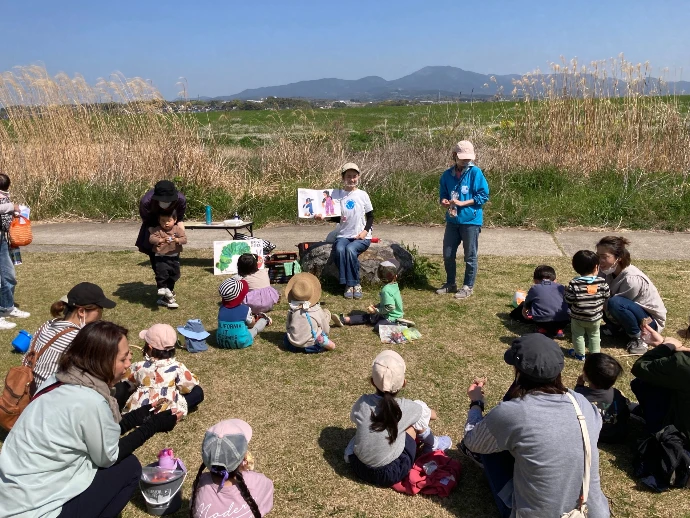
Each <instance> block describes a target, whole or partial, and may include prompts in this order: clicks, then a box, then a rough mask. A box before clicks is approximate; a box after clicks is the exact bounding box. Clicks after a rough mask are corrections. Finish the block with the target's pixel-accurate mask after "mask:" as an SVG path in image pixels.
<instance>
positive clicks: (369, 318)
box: [348, 313, 395, 333]
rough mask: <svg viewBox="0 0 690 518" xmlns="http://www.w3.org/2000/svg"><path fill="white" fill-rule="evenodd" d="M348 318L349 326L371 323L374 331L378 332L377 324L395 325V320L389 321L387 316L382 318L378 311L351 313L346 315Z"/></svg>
mask: <svg viewBox="0 0 690 518" xmlns="http://www.w3.org/2000/svg"><path fill="white" fill-rule="evenodd" d="M348 318H349V319H350V323H349V324H348V325H349V326H361V325H366V324H369V325H373V326H374V332H375V333H378V332H379V326H393V325H395V322H391V321H390V320H388V319H387V318H383V317H382V316H381V315H379V314H378V313H374V314H373V315H370V314H368V313H353V314H351V315H348Z"/></svg>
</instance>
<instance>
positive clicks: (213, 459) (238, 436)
mask: <svg viewBox="0 0 690 518" xmlns="http://www.w3.org/2000/svg"><path fill="white" fill-rule="evenodd" d="M251 439H252V428H251V426H249V425H248V424H247V423H246V422H244V421H242V420H241V419H227V420H225V421H221V422H220V423H217V424H215V425H213V426H212V427H211V428H209V429H208V430H206V434H205V435H204V442H203V443H202V445H201V458H202V461H203V462H202V464H201V466H200V467H199V471H198V473H197V475H196V478H195V479H194V485H193V486H192V501H191V502H190V505H189V508H190V510H191V516H192V518H205V517H208V516H238V517H239V516H246V517H248V516H253V517H254V518H261V517H262V516H265V515H266V514H268V512H269V511H270V510H271V509H272V508H273V482H272V481H271V479H269V478H268V477H267V476H266V475H263V474H262V473H258V472H256V471H253V469H252V468H253V466H251V462H250V459H249V452H248V451H247V448H248V445H249V441H250V440H251ZM206 469H208V470H209V473H204V471H205V470H206Z"/></svg>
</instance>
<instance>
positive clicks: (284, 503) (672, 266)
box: [0, 251, 690, 518]
mask: <svg viewBox="0 0 690 518" xmlns="http://www.w3.org/2000/svg"><path fill="white" fill-rule="evenodd" d="M145 259H146V258H145V256H143V255H141V254H139V253H134V252H117V253H82V254H60V255H58V254H42V253H26V254H24V264H23V265H21V266H19V267H18V268H17V273H18V277H19V286H18V290H17V302H18V304H19V305H20V306H21V308H22V309H25V310H28V311H31V313H32V316H31V318H29V319H28V320H25V321H20V322H19V323H18V324H19V326H18V328H17V329H20V328H25V329H27V330H28V331H29V332H32V333H33V332H35V331H36V329H37V328H38V327H39V325H40V324H41V323H42V322H44V321H45V320H46V319H48V318H49V313H48V308H49V306H50V304H51V303H52V302H53V301H55V300H57V299H59V298H60V297H61V296H63V295H64V294H65V293H66V292H67V291H68V290H69V288H71V287H72V286H73V285H74V284H76V283H77V282H80V281H83V280H89V281H92V282H96V283H98V284H100V285H101V286H102V287H103V288H104V290H105V292H106V294H109V295H110V294H112V296H113V298H114V299H115V300H116V301H117V303H118V305H117V307H116V308H115V309H113V310H108V311H106V312H105V315H104V317H105V318H106V319H109V320H113V321H115V322H118V323H120V324H122V325H124V326H125V327H127V328H129V329H130V341H131V343H132V344H135V345H142V344H141V341H140V340H139V339H138V338H137V334H138V332H139V330H141V329H144V328H147V327H148V326H150V325H151V324H154V323H157V322H163V323H169V324H171V325H173V326H177V325H182V324H183V323H184V322H186V320H187V319H188V318H201V319H202V321H203V322H204V324H205V326H206V329H207V330H208V331H210V332H213V331H214V330H215V327H216V326H215V322H216V315H217V311H218V297H217V286H218V284H219V280H220V279H219V278H217V277H214V276H213V275H212V274H211V273H210V268H211V265H212V259H211V253H210V251H201V252H196V251H185V253H184V256H183V260H182V265H183V266H182V279H181V281H180V282H179V284H178V287H177V289H176V291H177V293H178V300H179V302H180V309H178V310H176V311H169V310H163V309H160V308H158V306H156V304H155V302H156V298H157V297H156V293H155V283H154V281H153V275H152V273H151V271H150V269H149V266H148V261H147V260H145ZM543 260H544V259H543V258H539V257H531V258H498V257H481V258H480V261H479V276H478V279H477V286H476V290H475V295H474V296H473V297H472V298H470V299H468V300H467V301H465V302H464V303H457V302H455V301H454V300H452V299H451V298H450V297H446V298H443V297H439V296H436V295H435V294H433V292H432V291H431V287H432V286H438V285H439V284H440V283H441V281H442V279H441V272H442V267H441V266H440V260H439V258H432V259H431V263H430V264H431V266H432V267H433V266H435V267H436V268H432V267H429V266H427V267H426V268H425V272H426V273H427V274H428V276H429V277H428V279H426V282H425V281H422V282H421V283H420V284H419V287H417V288H414V287H411V286H405V285H403V286H402V288H403V289H402V295H403V299H404V301H405V310H406V316H407V317H409V318H411V319H413V320H415V321H416V322H417V324H418V327H419V329H420V331H421V333H422V335H423V336H422V338H421V339H420V340H418V341H416V342H413V343H411V344H406V345H399V346H392V347H393V348H395V349H396V350H398V351H399V352H400V353H401V354H402V356H403V357H404V358H405V360H406V362H407V369H408V371H407V378H408V386H407V388H406V389H405V390H404V392H403V396H404V397H408V398H411V399H422V400H424V401H426V402H427V403H428V404H429V405H430V406H431V407H432V408H435V409H436V410H437V411H438V415H439V419H438V421H436V422H435V423H434V431H435V432H436V433H438V434H448V435H450V436H451V437H452V438H453V440H454V442H456V441H458V440H459V439H460V438H461V431H462V429H463V426H464V423H465V419H466V416H467V406H468V400H467V396H466V395H465V392H466V390H467V386H468V385H469V383H470V382H471V380H472V379H473V378H474V377H475V376H486V377H488V380H489V381H488V385H487V388H486V395H487V407H491V406H493V405H495V404H496V403H497V402H498V401H499V400H500V398H501V397H502V395H503V393H504V392H505V390H506V388H507V387H508V386H509V385H510V383H511V381H512V371H511V369H510V367H508V366H507V365H505V364H504V362H503V352H504V351H505V349H506V347H508V345H509V343H510V342H511V340H512V339H513V337H515V336H517V335H519V334H522V333H525V332H528V331H529V328H528V327H526V326H524V325H522V324H517V323H514V322H510V320H509V319H507V314H508V312H509V311H510V309H511V308H510V306H509V302H510V300H511V297H512V294H513V292H514V291H515V290H516V289H526V288H528V287H529V284H530V278H531V275H532V271H533V269H534V267H535V266H536V265H537V264H539V263H541V262H542V261H543ZM548 261H549V263H550V264H552V265H553V266H554V267H555V268H556V270H557V271H558V272H559V274H560V277H561V279H567V278H569V276H570V275H571V268H570V264H569V262H570V261H569V259H568V258H559V259H556V260H554V259H553V258H549V259H548ZM636 265H637V266H639V267H641V268H642V269H643V270H644V271H645V272H646V273H647V274H648V275H649V276H650V277H651V278H652V279H653V280H654V282H655V284H656V285H657V287H658V288H659V291H660V292H661V294H662V296H663V297H664V300H665V302H666V305H667V307H668V309H669V318H668V327H667V329H668V333H669V334H673V333H674V331H675V330H676V329H679V328H683V327H686V325H687V324H686V316H687V313H688V309H690V308H689V305H688V295H689V288H688V286H690V262H687V261H639V262H636ZM424 285H427V287H426V288H424ZM277 288H278V289H280V290H282V288H283V286H277ZM376 296H377V289H376V288H365V296H364V299H363V300H362V301H360V302H356V301H346V300H345V299H343V298H342V295H341V292H340V289H338V288H335V287H334V288H331V287H329V286H326V287H325V289H324V294H323V297H322V301H323V303H324V305H325V307H326V308H328V309H329V310H330V311H332V312H338V313H339V312H348V311H350V310H353V309H363V308H365V307H366V305H368V304H369V303H371V302H374V301H375V300H376ZM285 313H286V304H285V302H284V301H281V303H280V304H279V305H278V306H277V307H276V308H275V310H274V311H273V313H272V315H273V317H274V322H273V325H272V326H271V327H269V328H267V329H266V331H265V332H264V333H262V334H261V335H260V337H259V339H258V340H257V341H256V342H255V343H254V345H253V346H252V347H250V348H248V349H245V350H240V351H232V350H218V349H216V348H214V347H211V348H210V349H209V350H208V351H207V352H204V353H201V354H197V355H190V354H189V353H187V352H186V351H180V352H179V356H178V357H179V359H180V360H181V361H182V362H184V363H185V364H186V365H187V366H188V367H189V368H190V369H191V370H192V371H193V372H194V373H196V374H197V375H198V376H199V378H200V380H201V384H202V386H203V388H204V391H205V393H206V401H205V402H204V403H203V404H202V405H201V406H200V408H199V410H198V411H196V412H194V413H192V414H191V415H189V416H188V418H187V419H186V420H184V421H182V422H181V423H179V425H178V426H177V428H176V429H175V430H174V431H173V432H172V433H170V434H167V435H158V436H156V437H154V438H153V439H152V440H150V441H149V442H148V443H147V444H146V445H144V447H142V448H140V449H139V450H138V451H137V455H138V457H139V458H140V460H141V461H142V463H149V462H152V461H154V460H155V457H156V453H157V452H158V451H159V450H160V449H161V448H163V447H172V448H174V450H175V452H176V454H178V455H179V456H180V457H181V458H182V459H183V460H184V462H185V463H186V465H187V466H188V467H189V469H190V471H191V472H192V473H193V472H195V471H196V469H197V467H198V465H199V463H200V446H201V440H202V438H203V434H204V431H205V430H206V429H207V428H208V427H209V426H211V425H213V424H214V423H216V422H217V421H219V420H222V419H226V418H231V417H239V418H242V419H245V420H246V421H248V422H249V423H250V424H251V425H252V427H253V429H254V438H253V439H252V442H251V444H250V450H251V451H252V453H253V454H254V455H255V457H256V461H257V470H258V471H261V472H263V473H265V474H266V475H267V476H268V477H269V478H271V479H272V480H273V481H274V483H275V506H274V509H273V511H272V513H271V515H270V516H275V517H276V518H279V517H325V516H343V517H353V516H356V517H359V518H364V517H396V518H397V517H414V518H420V517H433V518H436V517H439V518H443V517H451V516H460V517H468V518H469V517H472V518H481V517H494V516H496V512H495V510H494V506H493V502H492V499H491V495H490V493H489V490H488V487H487V485H486V482H485V480H484V478H483V475H482V473H481V471H480V470H479V469H477V468H476V467H475V466H474V465H473V464H471V463H470V462H467V461H465V460H464V459H463V458H462V456H461V455H460V454H459V453H458V452H457V450H455V449H453V450H451V451H450V452H449V454H450V455H451V456H452V457H454V458H458V459H460V460H461V462H462V463H463V473H462V478H461V480H460V482H459V484H458V487H457V489H456V490H455V491H454V493H453V494H452V495H451V496H450V497H449V498H447V499H442V500H441V499H437V498H427V497H421V496H417V497H409V496H403V495H399V494H397V493H395V492H394V491H392V490H388V489H377V488H374V487H370V486H367V485H365V484H362V483H360V482H359V481H358V480H356V479H354V478H353V476H352V474H351V473H350V471H349V469H348V466H347V465H346V464H345V463H344V462H343V460H342V451H343V449H344V447H345V445H346V444H347V442H348V440H349V439H350V437H352V435H353V432H354V429H353V426H352V424H351V423H350V422H349V412H350V408H351V406H352V404H353V403H354V401H355V400H356V399H357V398H358V397H359V396H360V395H361V394H363V393H365V392H367V391H369V390H371V387H370V385H369V382H368V378H369V375H370V365H371V361H372V359H373V358H374V356H376V354H377V353H378V352H379V351H381V350H382V349H384V348H386V347H388V346H385V345H383V344H381V343H380V342H379V340H378V337H377V336H375V335H374V334H373V333H372V332H371V329H370V328H367V327H354V328H343V329H336V330H334V331H333V332H332V335H331V336H332V338H333V340H334V341H335V342H336V343H337V349H336V350H335V351H334V352H332V353H327V354H322V355H296V354H292V353H287V352H283V351H281V350H280V349H279V348H278V344H279V343H280V341H281V340H282V335H283V332H284V329H285V328H284V326H285ZM14 335H15V333H14V332H13V331H5V332H4V336H5V344H6V345H5V347H3V348H2V349H1V350H0V372H2V373H5V372H6V371H7V370H8V368H10V367H11V366H14V365H18V364H19V361H20V356H19V355H17V354H14V353H12V352H11V348H10V346H9V342H10V340H11V339H12V338H13V337H14ZM560 345H561V347H562V348H564V349H567V348H569V347H570V342H569V340H568V339H566V340H564V341H561V342H560ZM622 345H623V344H621V343H615V342H612V341H611V339H609V338H604V340H603V343H602V347H603V350H604V352H607V353H609V354H612V355H614V356H617V357H619V359H620V361H621V363H622V364H623V366H624V367H625V371H626V374H625V375H624V376H623V378H622V379H621V380H620V381H619V383H618V387H619V388H620V389H621V390H622V391H623V392H624V393H626V395H628V396H630V395H631V393H630V391H629V388H628V383H629V381H630V375H629V369H630V367H631V366H632V363H633V358H630V357H621V356H622V355H623V354H624V353H625V351H624V349H623V348H622ZM134 357H135V359H140V358H141V353H139V352H138V351H136V350H135V351H134ZM580 367H581V364H578V363H577V362H575V361H573V360H569V359H568V360H566V367H565V371H564V379H565V381H566V384H567V385H568V386H571V387H572V386H573V385H574V383H575V379H576V377H577V375H578V374H579V369H580ZM641 431H642V430H641V428H639V427H638V426H635V427H634V429H633V432H634V433H633V435H632V437H631V438H630V440H629V441H628V443H627V444H623V445H619V446H611V447H609V446H606V447H605V448H604V449H602V450H601V466H600V469H601V478H602V487H603V490H604V493H605V494H606V495H607V496H608V498H609V499H610V501H611V507H612V511H613V512H614V513H615V516H616V517H639V516H645V517H678V516H690V500H688V498H687V494H686V493H685V492H684V491H680V490H675V491H671V492H669V493H665V494H653V493H650V492H647V491H643V490H641V489H640V488H639V487H638V485H637V483H636V481H635V480H634V479H633V478H632V477H631V459H632V457H631V452H630V451H631V448H632V446H633V445H634V443H635V439H636V438H637V437H639V436H640V434H641ZM3 438H4V437H2V436H0V439H3ZM192 478H193V477H192V476H191V475H190V477H189V478H188V479H187V481H186V483H185V485H184V487H183V498H184V504H183V505H184V506H185V507H183V510H182V511H180V512H179V513H177V514H176V515H175V516H177V517H183V516H186V513H187V511H186V506H187V502H188V500H189V497H190V490H191V485H192ZM144 516H147V514H146V512H145V510H144V503H143V500H142V499H141V497H137V498H135V499H134V500H133V501H132V502H131V503H130V504H129V505H128V507H127V508H126V510H125V512H124V513H123V517H126V518H130V517H142V518H143V517H144Z"/></svg>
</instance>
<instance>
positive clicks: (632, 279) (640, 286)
mask: <svg viewBox="0 0 690 518" xmlns="http://www.w3.org/2000/svg"><path fill="white" fill-rule="evenodd" d="M606 283H607V284H608V285H609V288H611V297H617V296H621V297H625V298H626V299H629V300H632V301H633V302H636V303H637V304H639V305H640V306H642V307H643V308H644V310H645V311H646V312H647V313H649V314H650V315H651V316H652V318H654V320H656V323H657V325H658V326H659V329H658V331H659V332H660V333H661V332H662V331H663V329H664V327H665V326H666V306H664V301H663V300H661V295H659V292H658V291H657V289H656V286H654V284H652V281H650V280H649V277H647V276H646V275H645V274H644V273H642V271H641V270H640V269H639V268H637V267H636V266H633V265H632V264H631V265H630V266H628V267H627V268H624V269H623V270H622V271H621V273H619V274H618V275H617V276H616V277H614V276H613V275H612V274H609V275H607V276H606Z"/></svg>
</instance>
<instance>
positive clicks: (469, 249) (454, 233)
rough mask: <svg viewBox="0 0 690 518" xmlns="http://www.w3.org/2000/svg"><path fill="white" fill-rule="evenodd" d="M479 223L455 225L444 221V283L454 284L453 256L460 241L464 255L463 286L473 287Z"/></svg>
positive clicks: (475, 274) (454, 267)
mask: <svg viewBox="0 0 690 518" xmlns="http://www.w3.org/2000/svg"><path fill="white" fill-rule="evenodd" d="M481 231H482V227H481V226H480V225H456V224H455V223H446V231H445V233H444V234H443V265H444V266H445V268H446V284H451V285H454V284H456V282H455V274H456V268H457V267H456V264H455V257H456V255H457V253H458V247H459V246H460V243H462V249H463V252H464V255H465V279H464V280H463V281H462V284H463V286H469V287H470V288H472V287H474V280H475V279H476V277H477V249H478V248H479V233H480V232H481Z"/></svg>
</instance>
